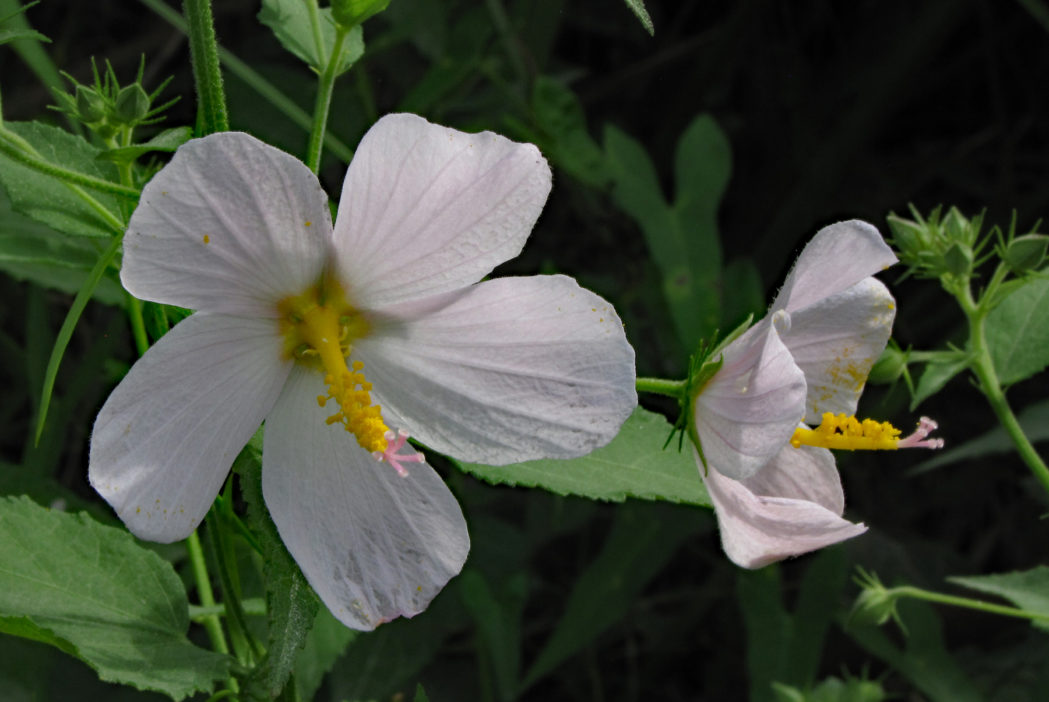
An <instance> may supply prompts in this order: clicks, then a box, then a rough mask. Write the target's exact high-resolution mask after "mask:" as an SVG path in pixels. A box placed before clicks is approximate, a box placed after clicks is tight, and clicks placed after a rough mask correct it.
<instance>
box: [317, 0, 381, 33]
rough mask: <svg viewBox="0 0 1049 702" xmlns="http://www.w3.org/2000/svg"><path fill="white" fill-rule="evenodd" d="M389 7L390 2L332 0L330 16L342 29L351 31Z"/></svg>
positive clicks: (377, 0) (378, 0) (376, 0)
mask: <svg viewBox="0 0 1049 702" xmlns="http://www.w3.org/2000/svg"><path fill="white" fill-rule="evenodd" d="M389 5H390V0H332V3H331V16H332V18H333V19H334V20H335V23H336V24H339V25H341V26H342V27H343V29H347V30H348V29H353V28H354V27H356V26H357V25H358V24H361V23H362V22H364V20H366V19H368V18H369V17H374V16H375V15H377V14H379V13H380V12H382V11H383V10H385V9H386V8H387V7H389Z"/></svg>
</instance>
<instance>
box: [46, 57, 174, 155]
mask: <svg viewBox="0 0 1049 702" xmlns="http://www.w3.org/2000/svg"><path fill="white" fill-rule="evenodd" d="M145 67H146V62H145V57H143V58H142V61H141V62H140V63H139V68H138V75H137V76H136V77H135V81H134V82H133V83H131V84H129V85H125V86H121V85H120V83H119V82H118V81H117V77H116V74H115V73H114V71H113V66H112V65H111V64H110V63H109V62H108V61H106V70H105V71H104V72H102V73H101V74H100V73H99V70H98V66H97V64H96V63H95V61H94V60H93V59H92V61H91V71H92V73H93V74H94V82H93V84H91V85H84V84H82V83H79V82H77V80H76V79H75V78H73V77H72V76H71V75H69V74H68V73H63V75H64V76H65V77H66V78H67V79H68V80H69V81H70V82H71V83H72V84H73V92H72V93H61V94H60V95H59V97H60V101H61V102H62V103H63V104H61V105H59V106H57V107H56V109H58V110H60V111H62V112H65V113H66V114H68V115H69V116H70V117H72V118H73V119H75V120H77V121H78V122H81V123H82V124H84V126H86V127H87V128H88V129H90V130H91V131H93V132H94V133H95V134H97V135H98V136H99V137H101V138H102V140H103V141H105V142H107V143H109V142H112V141H113V140H114V138H116V137H117V136H118V135H122V134H127V135H129V134H130V133H131V131H132V130H133V129H134V128H135V127H138V126H140V125H144V124H155V123H157V122H159V121H161V120H162V119H163V117H162V116H161V113H162V112H163V111H164V110H166V109H167V108H169V107H171V106H172V105H173V104H175V102H177V101H178V98H177V97H176V98H174V99H172V100H169V101H167V102H165V103H164V104H162V105H159V106H156V107H154V105H153V103H154V102H155V101H156V99H157V97H158V96H159V95H160V93H161V91H163V90H164V88H165V87H166V86H167V84H168V83H169V82H170V81H171V79H170V78H168V79H167V80H165V81H164V82H163V83H161V84H160V86H159V87H158V88H157V89H156V90H154V91H153V92H152V93H147V92H146V90H145V88H143V87H142V76H143V73H144V72H145Z"/></svg>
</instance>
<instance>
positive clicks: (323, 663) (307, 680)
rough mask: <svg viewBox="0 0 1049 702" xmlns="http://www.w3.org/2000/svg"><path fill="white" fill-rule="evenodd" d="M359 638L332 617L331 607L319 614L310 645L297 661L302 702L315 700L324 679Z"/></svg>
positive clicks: (303, 648)
mask: <svg viewBox="0 0 1049 702" xmlns="http://www.w3.org/2000/svg"><path fill="white" fill-rule="evenodd" d="M357 634H358V632H356V631H354V630H353V629H350V628H349V627H347V626H346V625H345V624H343V623H342V622H340V621H339V620H338V619H336V618H335V617H334V616H332V614H331V612H329V611H328V608H327V607H321V608H320V609H319V610H318V612H317V618H316V619H315V620H314V622H313V628H312V629H310V633H309V635H308V636H307V637H306V645H305V646H303V647H302V650H301V651H299V654H298V656H297V657H296V658H295V686H296V688H297V689H298V692H299V697H300V698H301V699H303V700H312V699H313V697H314V695H315V694H317V689H318V688H319V687H320V686H321V682H322V681H323V680H324V676H325V675H327V673H328V671H330V670H331V668H332V666H333V665H335V661H337V660H338V659H339V657H340V656H341V655H342V654H343V652H344V651H345V650H346V647H347V646H349V645H350V643H351V642H352V641H353V639H354V638H355V637H356V636H357Z"/></svg>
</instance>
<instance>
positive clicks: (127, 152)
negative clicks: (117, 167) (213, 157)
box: [98, 127, 193, 163]
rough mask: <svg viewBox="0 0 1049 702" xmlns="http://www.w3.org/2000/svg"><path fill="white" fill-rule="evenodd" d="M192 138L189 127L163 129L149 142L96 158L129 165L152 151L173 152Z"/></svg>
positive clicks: (115, 150)
mask: <svg viewBox="0 0 1049 702" xmlns="http://www.w3.org/2000/svg"><path fill="white" fill-rule="evenodd" d="M192 138H193V130H192V129H190V128H189V127H174V128H172V129H165V130H164V131H162V132H161V133H160V134H157V135H156V136H155V137H153V138H152V139H150V140H149V141H144V142H142V143H141V144H135V145H133V146H122V147H120V148H116V149H109V150H108V151H103V152H102V153H100V154H99V155H98V158H100V159H102V160H103V161H112V162H114V163H131V162H132V161H134V160H136V159H138V157H139V156H142V155H143V154H148V153H150V152H152V151H166V152H172V151H175V150H176V149H177V148H178V147H180V146H182V145H183V144H185V143H186V142H187V141H189V140H190V139H192Z"/></svg>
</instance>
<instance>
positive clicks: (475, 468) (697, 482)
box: [459, 407, 711, 507]
mask: <svg viewBox="0 0 1049 702" xmlns="http://www.w3.org/2000/svg"><path fill="white" fill-rule="evenodd" d="M672 429H673V427H672V426H671V424H670V423H669V422H668V421H667V420H666V419H664V418H663V417H662V416H661V415H658V414H655V413H654V412H649V411H648V410H645V409H642V408H640V407H638V408H637V409H635V410H634V413H633V414H632V415H630V418H629V419H627V420H626V422H624V423H623V427H622V428H621V429H620V430H619V434H618V435H617V436H616V438H614V439H612V441H611V442H610V443H609V444H608V445H607V446H604V447H602V448H599V449H597V450H596V451H594V452H592V453H590V454H588V455H586V456H583V457H581V458H574V459H571V460H541V461H528V462H525V463H514V464H512V465H508V466H486V465H481V464H478V463H459V466H460V467H461V468H462V469H463V470H465V471H466V472H468V473H471V474H473V475H475V476H477V477H478V478H480V479H481V480H485V481H487V482H490V483H505V484H507V485H518V486H522V487H541V488H544V489H546V490H549V491H551V492H555V493H557V494H558V495H579V496H582V497H589V498H590V499H594V500H613V501H615V502H622V501H623V500H625V499H626V498H628V497H636V498H639V499H643V500H668V501H670V502H683V503H687V504H693V505H700V506H703V507H710V506H711V502H710V496H709V495H707V491H706V488H704V487H703V481H702V479H701V478H700V477H699V472H698V470H697V469H696V462H695V460H694V459H693V458H692V455H691V451H687V450H686V451H681V452H678V450H677V444H676V442H673V443H672V445H671V446H668V447H667V449H666V450H663V444H664V443H665V442H666V440H667V436H669V434H670V432H671V430H672Z"/></svg>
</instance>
